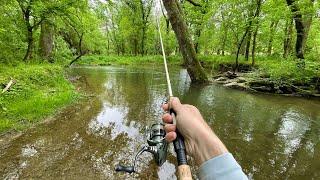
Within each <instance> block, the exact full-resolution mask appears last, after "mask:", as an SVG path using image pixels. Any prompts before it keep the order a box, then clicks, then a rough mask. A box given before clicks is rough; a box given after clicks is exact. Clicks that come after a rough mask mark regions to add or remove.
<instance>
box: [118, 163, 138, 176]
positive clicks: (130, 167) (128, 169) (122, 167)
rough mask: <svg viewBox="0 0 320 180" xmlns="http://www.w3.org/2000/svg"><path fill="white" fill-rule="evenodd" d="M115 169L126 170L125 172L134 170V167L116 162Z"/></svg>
mask: <svg viewBox="0 0 320 180" xmlns="http://www.w3.org/2000/svg"><path fill="white" fill-rule="evenodd" d="M115 170H116V171H117V172H126V173H130V174H131V173H133V172H135V170H134V167H133V166H123V165H121V164H118V165H117V166H116V168H115Z"/></svg>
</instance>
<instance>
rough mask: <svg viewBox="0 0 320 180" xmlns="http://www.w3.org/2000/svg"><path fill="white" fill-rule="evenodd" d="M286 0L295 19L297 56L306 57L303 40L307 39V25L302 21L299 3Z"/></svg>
mask: <svg viewBox="0 0 320 180" xmlns="http://www.w3.org/2000/svg"><path fill="white" fill-rule="evenodd" d="M286 1H287V4H288V6H289V7H290V9H291V11H292V14H293V19H294V21H295V27H296V32H297V39H296V49H295V50H296V56H297V58H299V59H304V53H303V41H305V40H304V38H306V36H305V27H304V25H303V22H302V14H301V12H300V9H299V7H298V6H297V4H295V1H294V0H286Z"/></svg>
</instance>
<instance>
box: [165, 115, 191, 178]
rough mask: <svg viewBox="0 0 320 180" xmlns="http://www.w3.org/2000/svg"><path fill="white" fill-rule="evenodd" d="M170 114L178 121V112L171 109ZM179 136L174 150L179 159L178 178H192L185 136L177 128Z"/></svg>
mask: <svg viewBox="0 0 320 180" xmlns="http://www.w3.org/2000/svg"><path fill="white" fill-rule="evenodd" d="M170 114H171V116H172V118H173V121H174V122H176V119H175V118H176V113H175V112H174V111H173V110H172V109H170ZM176 134H177V137H176V139H175V140H174V141H173V146H174V151H175V152H176V154H177V161H178V179H179V180H192V175H191V170H190V166H189V165H188V160H187V154H186V147H185V144H184V138H183V136H182V135H181V134H180V132H179V130H178V129H176Z"/></svg>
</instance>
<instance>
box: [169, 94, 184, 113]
mask: <svg viewBox="0 0 320 180" xmlns="http://www.w3.org/2000/svg"><path fill="white" fill-rule="evenodd" d="M181 107H182V104H181V102H180V100H179V98H177V97H172V98H170V108H172V109H173V110H174V111H175V112H176V113H177V112H178V111H179V110H180V108H181Z"/></svg>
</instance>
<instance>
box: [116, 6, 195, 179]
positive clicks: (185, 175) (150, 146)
mask: <svg viewBox="0 0 320 180" xmlns="http://www.w3.org/2000/svg"><path fill="white" fill-rule="evenodd" d="M159 1H160V0H159ZM160 7H161V3H160ZM156 20H157V26H158V32H159V37H160V44H161V49H162V56H163V64H164V69H165V75H166V81H167V89H168V95H169V97H168V101H169V102H170V99H171V98H172V97H173V93H172V87H171V81H170V75H169V70H168V64H167V59H166V53H165V51H164V45H163V40H162V34H161V30H160V22H159V17H158V16H157V18H156ZM169 113H170V115H171V116H172V118H173V124H176V113H175V112H174V110H173V109H172V108H170V103H169ZM147 134H148V136H147V145H145V146H143V147H142V148H141V149H140V150H139V151H138V152H137V154H136V155H135V157H134V161H133V165H132V166H123V165H117V166H116V169H115V170H116V171H118V172H121V171H123V172H127V173H133V172H136V162H137V160H138V157H139V156H140V155H141V154H142V153H144V152H149V153H151V154H153V157H154V160H155V162H156V164H157V165H158V166H162V164H163V163H164V162H165V161H166V158H167V149H168V143H167V141H166V140H165V135H166V132H165V130H164V124H163V123H155V124H153V125H151V128H150V129H149V130H148V133H147ZM176 134H177V137H176V139H175V140H174V141H173V146H174V150H175V152H176V155H177V162H178V178H179V179H181V180H190V179H192V175H191V170H190V167H189V165H188V163H187V155H186V147H185V144H184V138H183V136H182V135H181V134H180V133H179V131H178V129H177V130H176Z"/></svg>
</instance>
